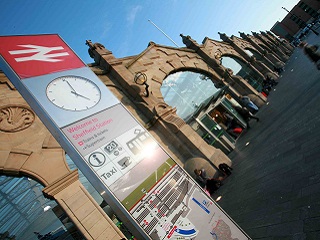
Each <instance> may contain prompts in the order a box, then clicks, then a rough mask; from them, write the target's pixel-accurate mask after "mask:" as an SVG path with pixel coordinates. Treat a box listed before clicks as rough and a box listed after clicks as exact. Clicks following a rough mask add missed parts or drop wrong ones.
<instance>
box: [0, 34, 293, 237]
mask: <svg viewBox="0 0 320 240" xmlns="http://www.w3.org/2000/svg"><path fill="white" fill-rule="evenodd" d="M220 36H221V39H222V41H216V40H213V39H210V38H205V39H204V41H203V43H202V44H199V43H197V42H196V41H195V40H193V39H192V38H191V37H190V36H184V35H181V38H182V41H183V43H184V44H185V45H186V47H182V48H175V47H168V46H163V45H159V44H156V43H154V42H150V43H149V45H148V47H147V48H146V49H145V50H144V51H143V52H142V53H140V54H139V55H136V56H130V57H124V58H115V57H114V56H113V54H112V52H111V51H110V50H108V49H106V48H105V47H104V46H103V45H102V44H100V43H92V42H91V41H87V45H88V48H89V49H88V51H89V54H90V56H91V57H92V58H93V59H94V63H93V64H90V65H89V66H90V67H91V69H92V70H93V71H94V73H95V74H96V75H98V76H99V78H100V79H101V81H102V82H103V83H104V84H105V85H106V86H107V87H108V88H109V89H110V90H111V91H112V93H113V94H114V95H115V96H116V97H117V98H118V99H119V100H120V101H121V102H122V103H123V104H124V105H125V106H126V107H127V109H128V110H129V111H130V112H131V113H132V114H133V115H134V117H135V118H137V119H138V120H139V121H140V123H141V124H142V125H144V127H145V128H146V129H147V130H148V131H149V132H150V133H151V134H152V135H153V137H154V138H155V139H156V140H157V141H158V142H159V143H160V144H161V145H162V146H163V147H164V149H165V150H166V151H167V152H168V153H169V155H170V156H171V157H172V158H173V159H175V161H176V162H177V163H179V164H180V165H181V166H183V167H184V168H185V169H186V171H187V172H188V173H189V174H190V175H192V176H194V175H193V174H194V173H193V170H194V169H195V168H206V169H208V174H209V175H217V174H219V171H218V170H217V169H218V166H219V164H221V163H226V164H228V165H232V162H231V161H230V159H229V158H228V156H227V152H226V151H224V150H223V149H219V148H216V147H214V146H212V145H210V144H208V143H207V142H206V141H205V139H203V138H202V137H201V136H200V135H199V134H198V133H197V132H196V131H195V127H194V125H190V124H187V123H186V122H185V121H184V120H183V119H181V118H180V117H179V116H178V115H177V109H176V108H175V107H174V106H170V105H168V104H167V103H166V102H165V99H164V97H163V95H162V93H161V86H162V84H163V82H164V81H165V79H166V78H167V77H168V76H170V75H171V74H173V73H177V72H183V71H191V72H196V73H201V74H203V75H204V76H206V77H207V78H208V79H210V81H212V83H213V84H214V86H216V87H217V88H221V89H227V92H228V94H230V95H231V96H232V97H233V98H234V99H235V100H239V97H240V96H241V95H248V96H250V98H251V99H252V101H253V102H254V103H255V104H256V105H257V106H262V105H263V104H265V102H266V100H267V98H266V96H265V95H263V94H262V93H261V91H259V89H257V88H256V87H254V86H252V85H251V83H250V82H249V81H248V80H247V79H245V78H243V77H242V76H240V75H237V74H235V75H233V71H232V70H231V69H230V68H227V67H224V66H223V65H222V64H221V59H222V58H223V57H230V58H233V59H236V60H237V61H239V62H241V63H242V64H244V66H245V67H246V68H247V69H248V71H249V70H250V73H251V74H252V75H251V76H253V77H254V78H256V79H259V81H261V82H260V84H262V83H263V81H264V80H265V78H266V77H267V76H270V77H272V78H274V79H278V77H279V75H278V73H277V72H275V71H274V69H275V68H276V67H279V66H280V67H282V66H283V65H284V63H285V62H286V61H287V60H288V58H289V56H290V54H291V53H292V51H293V47H292V46H291V45H289V44H288V43H287V42H283V41H280V40H279V39H278V38H276V37H275V36H274V35H273V34H272V33H270V32H261V33H253V34H252V35H247V34H244V33H240V36H241V38H239V37H235V36H231V37H228V36H226V35H225V34H220ZM247 51H250V52H251V53H252V55H251V56H250V55H248V52H247ZM0 108H1V113H0V114H1V115H0V119H1V120H0V132H1V134H0V141H1V144H0V156H1V157H0V174H1V175H10V176H28V177H30V178H33V179H35V180H37V181H38V182H40V183H41V184H42V185H43V186H44V187H45V188H44V190H43V193H44V195H45V196H46V197H48V198H51V199H54V200H55V201H57V202H58V204H59V205H60V206H61V207H62V209H63V210H64V211H65V212H66V213H67V215H68V216H69V218H70V219H71V220H72V221H73V222H74V224H75V225H76V227H77V228H78V229H79V230H80V232H81V233H82V234H83V235H84V236H85V238H87V239H121V238H123V237H124V235H123V234H122V233H121V232H120V231H119V229H118V228H117V227H116V226H115V225H114V223H113V222H112V221H111V220H110V218H109V217H108V216H107V215H106V214H105V213H104V211H103V210H102V209H101V208H100V206H99V205H98V204H97V203H96V202H95V201H94V199H93V198H92V197H91V196H90V194H88V192H87V191H86V190H85V189H84V187H83V186H82V185H81V183H80V182H79V178H78V173H77V171H71V170H70V169H69V167H68V165H67V164H66V161H65V152H64V151H63V149H61V147H60V146H59V145H58V143H57V142H56V140H55V139H54V138H53V137H52V136H51V134H50V133H49V132H48V130H47V129H46V128H45V127H44V125H43V124H42V123H41V122H40V120H39V119H38V117H37V116H36V115H35V114H34V112H33V111H32V109H31V108H30V107H29V106H28V104H27V103H26V102H25V101H24V99H22V97H21V96H20V94H19V93H18V92H17V91H16V90H15V88H14V87H13V86H12V84H11V83H10V82H9V80H8V79H7V78H6V76H5V75H4V74H3V73H2V72H0ZM52 169H54V171H52Z"/></svg>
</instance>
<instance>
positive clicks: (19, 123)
mask: <svg viewBox="0 0 320 240" xmlns="http://www.w3.org/2000/svg"><path fill="white" fill-rule="evenodd" d="M34 120H35V115H34V113H33V112H32V111H31V110H29V109H27V108H25V107H19V106H7V107H2V108H1V109H0V131H4V132H19V131H22V130H24V129H26V128H28V127H30V126H31V124H32V123H33V122H34Z"/></svg>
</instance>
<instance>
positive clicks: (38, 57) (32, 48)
mask: <svg viewBox="0 0 320 240" xmlns="http://www.w3.org/2000/svg"><path fill="white" fill-rule="evenodd" d="M18 46H20V47H25V48H29V49H24V50H14V51H9V53H10V54H11V55H17V54H26V53H36V54H34V55H32V56H29V57H19V58H15V60H16V61H17V62H25V61H32V60H34V61H44V62H60V61H62V60H61V59H56V58H54V57H61V56H67V55H69V53H67V52H61V53H51V54H48V53H49V52H51V51H55V50H63V49H64V48H63V47H61V46H59V47H45V46H37V45H30V44H28V45H18Z"/></svg>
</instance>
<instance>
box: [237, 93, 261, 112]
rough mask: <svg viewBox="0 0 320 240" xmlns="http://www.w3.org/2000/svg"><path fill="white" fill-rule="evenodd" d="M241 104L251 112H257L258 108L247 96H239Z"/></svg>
mask: <svg viewBox="0 0 320 240" xmlns="http://www.w3.org/2000/svg"><path fill="white" fill-rule="evenodd" d="M240 101H241V105H242V106H243V107H246V108H247V109H248V110H249V111H250V112H252V113H253V114H255V113H257V112H258V110H259V108H258V106H257V105H255V104H254V103H253V102H252V101H251V99H250V98H249V97H248V96H240Z"/></svg>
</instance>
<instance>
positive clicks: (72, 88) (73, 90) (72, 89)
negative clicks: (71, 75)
mask: <svg viewBox="0 0 320 240" xmlns="http://www.w3.org/2000/svg"><path fill="white" fill-rule="evenodd" d="M65 81H66V82H67V83H68V85H69V87H70V88H71V89H72V90H73V92H74V93H75V94H77V91H76V90H74V88H73V87H72V86H71V84H70V83H69V82H68V81H67V80H65ZM71 92H72V91H71Z"/></svg>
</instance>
